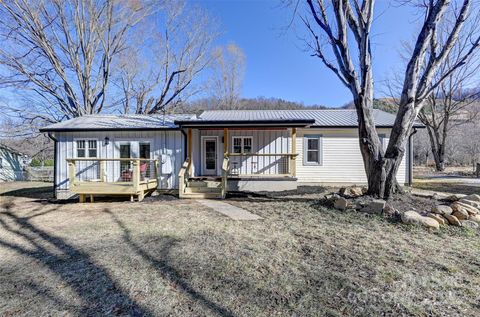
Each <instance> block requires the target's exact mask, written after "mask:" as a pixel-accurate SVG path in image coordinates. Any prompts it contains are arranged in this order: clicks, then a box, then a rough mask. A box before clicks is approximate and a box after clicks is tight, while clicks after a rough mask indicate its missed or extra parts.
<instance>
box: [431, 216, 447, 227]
mask: <svg viewBox="0 0 480 317" xmlns="http://www.w3.org/2000/svg"><path fill="white" fill-rule="evenodd" d="M427 217H430V218H432V219H435V220H436V221H437V222H438V224H440V225H442V226H443V225H446V224H448V223H447V220H446V219H445V218H443V217H442V216H441V215H437V214H432V213H429V214H428V215H427Z"/></svg>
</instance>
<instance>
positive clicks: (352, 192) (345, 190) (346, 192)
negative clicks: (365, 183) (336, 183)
mask: <svg viewBox="0 0 480 317" xmlns="http://www.w3.org/2000/svg"><path fill="white" fill-rule="evenodd" d="M338 192H339V193H340V195H342V196H344V197H350V198H356V197H360V196H363V190H362V187H358V186H352V187H342V188H340V190H339V191H338Z"/></svg>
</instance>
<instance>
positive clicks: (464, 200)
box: [458, 198, 480, 209]
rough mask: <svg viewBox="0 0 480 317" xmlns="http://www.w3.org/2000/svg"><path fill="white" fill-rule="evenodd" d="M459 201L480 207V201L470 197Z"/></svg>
mask: <svg viewBox="0 0 480 317" xmlns="http://www.w3.org/2000/svg"><path fill="white" fill-rule="evenodd" d="M458 202H459V203H463V204H465V205H469V206H472V207H474V208H477V209H479V208H480V202H479V201H474V200H468V199H465V198H462V199H460V200H459V201H458Z"/></svg>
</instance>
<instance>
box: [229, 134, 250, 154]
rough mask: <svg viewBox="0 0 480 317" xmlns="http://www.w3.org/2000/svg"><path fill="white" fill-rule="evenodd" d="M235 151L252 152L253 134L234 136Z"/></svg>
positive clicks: (233, 150)
mask: <svg viewBox="0 0 480 317" xmlns="http://www.w3.org/2000/svg"><path fill="white" fill-rule="evenodd" d="M232 140H233V142H232V144H233V149H232V152H233V153H237V154H246V153H252V147H253V146H252V144H253V138H252V137H251V136H234V137H233V139H232Z"/></svg>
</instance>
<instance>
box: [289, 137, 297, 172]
mask: <svg viewBox="0 0 480 317" xmlns="http://www.w3.org/2000/svg"><path fill="white" fill-rule="evenodd" d="M296 154H297V128H292V155H291V156H290V174H291V175H292V176H296V175H297V155H296Z"/></svg>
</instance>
